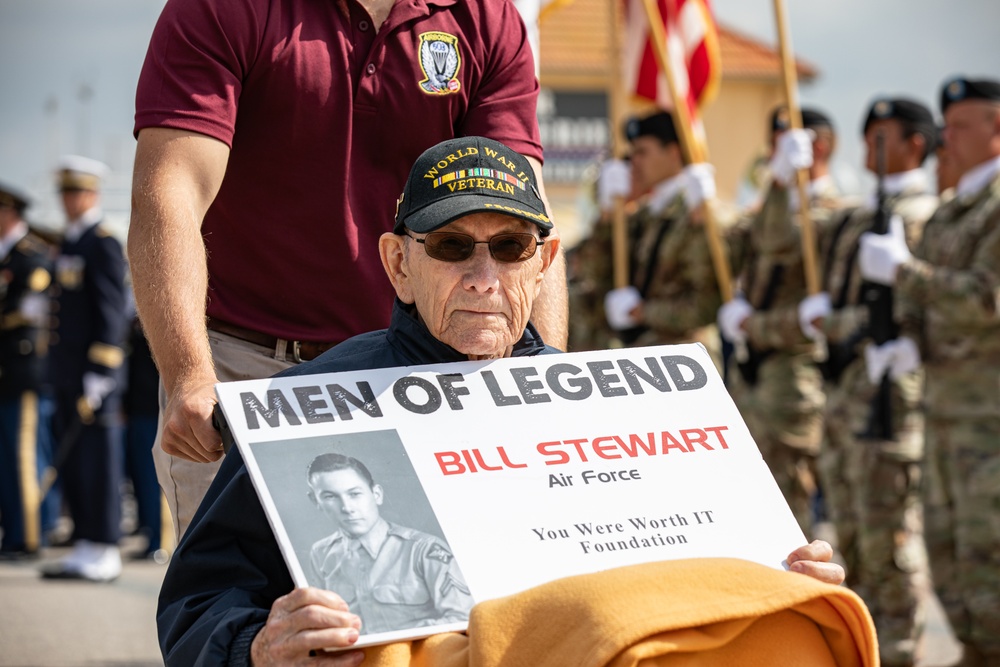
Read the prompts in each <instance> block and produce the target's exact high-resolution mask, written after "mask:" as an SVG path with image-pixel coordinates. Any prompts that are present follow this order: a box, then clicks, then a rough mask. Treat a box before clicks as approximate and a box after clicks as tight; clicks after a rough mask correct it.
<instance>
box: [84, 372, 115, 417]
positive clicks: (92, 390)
mask: <svg viewBox="0 0 1000 667" xmlns="http://www.w3.org/2000/svg"><path fill="white" fill-rule="evenodd" d="M116 384H117V383H116V382H115V379H114V378H112V377H108V376H107V375H101V374H100V373H94V372H92V371H88V372H86V373H84V374H83V398H84V399H85V400H86V401H87V405H89V406H90V409H91V410H93V411H94V412H97V411H98V410H99V409H100V408H101V404H102V403H104V399H105V398H107V395H108V394H110V393H111V392H112V391H114V388H115V385H116Z"/></svg>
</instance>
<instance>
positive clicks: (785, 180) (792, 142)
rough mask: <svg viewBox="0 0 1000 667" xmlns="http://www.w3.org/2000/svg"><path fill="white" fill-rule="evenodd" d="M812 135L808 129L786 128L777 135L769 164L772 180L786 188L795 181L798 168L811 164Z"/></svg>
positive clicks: (813, 134) (806, 167)
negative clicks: (786, 129)
mask: <svg viewBox="0 0 1000 667" xmlns="http://www.w3.org/2000/svg"><path fill="white" fill-rule="evenodd" d="M814 136H815V133H813V132H811V131H810V130H788V131H786V132H782V133H781V134H780V135H778V141H777V144H776V146H775V150H774V156H773V157H772V158H771V165H770V166H771V174H772V175H773V176H774V180H776V181H778V183H780V184H781V185H783V186H785V187H786V188H787V187H789V186H791V185H792V184H794V183H795V179H796V174H797V173H798V171H799V170H800V169H808V168H809V167H811V166H812V164H813V146H812V142H813V137H814Z"/></svg>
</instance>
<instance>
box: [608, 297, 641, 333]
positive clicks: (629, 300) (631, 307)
mask: <svg viewBox="0 0 1000 667" xmlns="http://www.w3.org/2000/svg"><path fill="white" fill-rule="evenodd" d="M640 304H642V296H640V294H639V290H637V289H636V288H635V287H632V286H629V287H619V288H617V289H613V290H611V291H610V292H608V293H607V294H605V295H604V314H605V316H606V317H607V318H608V324H610V325H611V328H612V329H614V330H615V331H622V330H624V329H628V328H630V327H634V326H636V325H638V324H639V319H638V318H637V317H636V316H635V310H636V308H637V307H638V306H639V305H640Z"/></svg>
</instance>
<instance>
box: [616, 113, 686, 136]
mask: <svg viewBox="0 0 1000 667" xmlns="http://www.w3.org/2000/svg"><path fill="white" fill-rule="evenodd" d="M645 136H650V137H656V138H657V139H659V140H660V141H662V142H663V143H664V144H672V143H675V142H676V141H677V128H675V127H674V119H673V117H672V116H671V115H670V114H669V113H667V112H666V111H659V112H657V113H654V114H652V115H650V116H644V117H642V118H637V117H636V118H630V119H629V120H628V121H627V122H626V123H625V138H626V139H628V140H629V141H634V140H635V139H637V138H638V137H645Z"/></svg>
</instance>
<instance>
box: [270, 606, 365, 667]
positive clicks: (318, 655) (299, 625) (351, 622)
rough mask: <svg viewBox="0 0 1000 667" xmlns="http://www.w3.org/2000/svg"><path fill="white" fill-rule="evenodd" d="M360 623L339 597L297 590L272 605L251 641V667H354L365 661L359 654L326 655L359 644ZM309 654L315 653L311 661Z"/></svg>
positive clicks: (351, 652) (355, 652) (357, 652)
mask: <svg viewBox="0 0 1000 667" xmlns="http://www.w3.org/2000/svg"><path fill="white" fill-rule="evenodd" d="M360 630H361V619H360V618H358V617H357V616H356V615H354V614H352V613H351V612H350V611H349V610H348V608H347V603H346V602H344V601H343V600H342V599H341V598H340V596H338V595H337V594H335V593H331V592H330V591H324V590H321V589H319V588H297V589H295V590H294V591H292V592H291V593H289V594H288V595H285V596H282V597H280V598H278V599H277V600H275V601H274V604H273V605H271V613H270V614H268V617H267V623H266V624H265V625H264V627H263V628H261V630H260V632H258V633H257V636H256V637H254V640H253V644H252V645H251V647H250V658H251V662H252V664H253V665H254V667H269V666H271V665H282V666H284V665H310V666H312V665H329V666H331V667H353V665H357V664H360V663H361V661H362V660H364V657H365V654H364V653H363V652H362V651H345V652H336V653H328V652H325V651H324V650H323V649H326V648H347V647H349V646H353V645H354V643H355V642H356V641H358V635H359V633H360ZM310 652H315V655H314V656H313V657H310Z"/></svg>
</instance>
